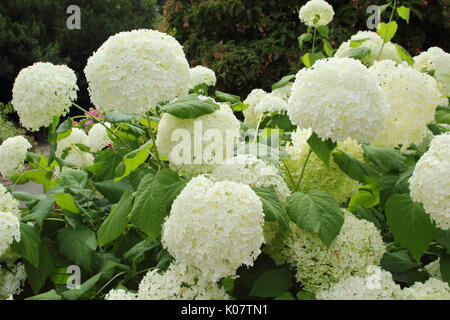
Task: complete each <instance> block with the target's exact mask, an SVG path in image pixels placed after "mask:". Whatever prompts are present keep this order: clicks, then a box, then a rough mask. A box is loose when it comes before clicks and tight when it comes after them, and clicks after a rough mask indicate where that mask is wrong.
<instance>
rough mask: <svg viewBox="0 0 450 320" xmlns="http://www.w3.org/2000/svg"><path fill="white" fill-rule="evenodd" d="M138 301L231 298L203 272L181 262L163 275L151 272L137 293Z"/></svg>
mask: <svg viewBox="0 0 450 320" xmlns="http://www.w3.org/2000/svg"><path fill="white" fill-rule="evenodd" d="M137 299H138V300H228V299H229V296H228V295H227V293H226V292H225V290H224V289H223V288H221V287H220V286H219V285H218V284H217V283H215V282H211V281H208V280H206V279H205V278H204V277H203V275H202V273H201V271H200V270H198V269H196V268H194V267H190V266H186V265H184V264H182V263H179V262H174V263H172V264H171V265H170V266H169V268H168V269H167V270H166V271H165V272H164V273H161V271H160V270H157V269H155V270H151V271H149V272H148V273H147V274H146V275H145V276H144V278H143V279H142V281H141V283H140V284H139V291H138V293H137Z"/></svg>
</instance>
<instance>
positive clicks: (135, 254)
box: [123, 238, 158, 271]
mask: <svg viewBox="0 0 450 320" xmlns="http://www.w3.org/2000/svg"><path fill="white" fill-rule="evenodd" d="M157 246H158V242H156V241H153V240H152V239H150V238H147V239H145V240H144V241H141V242H139V243H137V244H136V245H134V246H133V247H132V248H131V249H129V250H128V251H127V252H125V253H124V255H123V260H124V261H125V262H127V263H128V264H131V268H132V270H133V271H136V270H137V266H138V265H139V263H141V262H142V261H143V260H144V259H145V253H146V252H148V251H150V250H152V249H154V248H156V247H157Z"/></svg>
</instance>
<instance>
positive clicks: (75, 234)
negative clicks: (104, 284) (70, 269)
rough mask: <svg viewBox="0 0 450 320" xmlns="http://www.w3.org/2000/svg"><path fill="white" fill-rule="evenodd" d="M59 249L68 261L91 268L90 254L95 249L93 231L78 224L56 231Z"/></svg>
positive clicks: (95, 243) (87, 268) (95, 241)
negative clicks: (74, 226)
mask: <svg viewBox="0 0 450 320" xmlns="http://www.w3.org/2000/svg"><path fill="white" fill-rule="evenodd" d="M57 238H58V242H59V251H60V252H61V253H62V254H63V255H64V256H65V257H66V258H67V259H69V260H70V261H72V262H74V263H76V264H77V265H79V266H81V267H83V268H85V269H86V270H91V262H92V254H93V253H94V251H95V249H97V239H96V235H95V232H94V231H92V230H90V229H89V228H88V227H86V226H84V225H82V224H78V225H77V226H76V228H72V227H70V226H68V227H65V228H64V229H61V230H59V231H58V237H57Z"/></svg>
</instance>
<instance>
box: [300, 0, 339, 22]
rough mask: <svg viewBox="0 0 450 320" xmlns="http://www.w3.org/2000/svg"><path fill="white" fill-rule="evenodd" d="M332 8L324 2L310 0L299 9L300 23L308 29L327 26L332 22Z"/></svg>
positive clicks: (322, 0) (321, 0)
mask: <svg viewBox="0 0 450 320" xmlns="http://www.w3.org/2000/svg"><path fill="white" fill-rule="evenodd" d="M333 16H334V10H333V7H332V6H331V5H330V4H329V3H328V2H326V1H324V0H310V1H308V2H307V3H306V4H305V5H304V6H303V7H301V8H300V12H299V18H300V21H302V22H303V23H305V24H306V25H307V26H310V27H319V26H324V25H327V24H329V23H330V22H331V20H333Z"/></svg>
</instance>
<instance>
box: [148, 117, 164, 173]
mask: <svg viewBox="0 0 450 320" xmlns="http://www.w3.org/2000/svg"><path fill="white" fill-rule="evenodd" d="M145 114H146V116H147V121H148V132H149V133H150V137H151V138H152V141H153V147H155V155H156V161H157V162H158V166H159V167H160V168H163V167H164V161H162V160H161V157H160V156H159V151H158V147H157V146H156V137H155V133H154V132H153V129H152V122H151V121H150V114H149V112H146V113H145Z"/></svg>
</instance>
